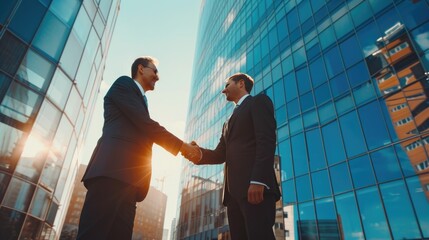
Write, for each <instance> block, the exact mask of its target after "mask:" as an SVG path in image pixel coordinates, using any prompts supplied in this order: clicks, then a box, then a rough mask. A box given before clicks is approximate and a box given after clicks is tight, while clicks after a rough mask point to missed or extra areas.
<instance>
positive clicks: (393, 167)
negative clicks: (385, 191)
mask: <svg viewBox="0 0 429 240" xmlns="http://www.w3.org/2000/svg"><path fill="white" fill-rule="evenodd" d="M371 158H372V164H373V166H374V170H375V175H376V176H377V179H378V182H384V181H388V180H392V179H396V178H400V177H401V175H402V174H401V169H400V168H399V164H398V160H397V159H396V154H395V152H394V151H393V149H392V148H391V147H388V148H384V149H381V150H379V151H377V152H374V153H372V154H371Z"/></svg>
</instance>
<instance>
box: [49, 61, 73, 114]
mask: <svg viewBox="0 0 429 240" xmlns="http://www.w3.org/2000/svg"><path fill="white" fill-rule="evenodd" d="M71 86H72V82H71V80H70V79H69V78H68V77H67V76H66V75H65V74H64V73H63V72H62V71H61V70H60V69H57V71H56V72H55V75H54V77H53V79H52V83H51V85H50V86H49V90H48V98H49V99H50V100H51V101H52V102H54V103H55V104H56V105H57V106H58V107H59V108H60V109H61V110H62V109H64V106H65V105H66V101H67V98H68V96H69V93H70V89H71Z"/></svg>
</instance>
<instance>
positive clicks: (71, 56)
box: [60, 31, 85, 78]
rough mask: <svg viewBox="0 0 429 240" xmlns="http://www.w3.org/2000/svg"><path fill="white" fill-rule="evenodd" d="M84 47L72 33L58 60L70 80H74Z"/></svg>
mask: <svg viewBox="0 0 429 240" xmlns="http://www.w3.org/2000/svg"><path fill="white" fill-rule="evenodd" d="M84 45H85V43H80V42H79V40H78V39H77V37H76V34H75V33H74V31H72V32H71V34H70V36H69V39H68V41H67V44H66V46H65V48H64V52H63V54H62V56H61V60H60V65H61V68H62V69H63V70H64V71H65V72H66V73H67V74H68V75H69V76H70V77H71V78H74V77H75V75H76V72H77V68H78V66H79V63H80V59H81V57H82V53H83V46H84Z"/></svg>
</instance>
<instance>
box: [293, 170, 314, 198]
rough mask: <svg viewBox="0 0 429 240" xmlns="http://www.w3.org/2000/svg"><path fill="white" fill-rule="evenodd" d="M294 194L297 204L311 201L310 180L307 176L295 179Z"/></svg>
mask: <svg viewBox="0 0 429 240" xmlns="http://www.w3.org/2000/svg"><path fill="white" fill-rule="evenodd" d="M295 180H296V193H297V196H298V202H304V201H308V200H310V199H312V197H311V186H310V178H309V176H308V175H304V176H301V177H297V178H296V179H295Z"/></svg>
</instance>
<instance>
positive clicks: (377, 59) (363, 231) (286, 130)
mask: <svg viewBox="0 0 429 240" xmlns="http://www.w3.org/2000/svg"><path fill="white" fill-rule="evenodd" d="M428 12H429V1H427V0H382V1H380V0H285V1H277V0H274V1H260V0H237V1H232V0H229V1H223V2H222V4H221V3H219V2H218V1H203V3H202V7H201V12H200V14H201V15H200V23H199V34H198V38H197V46H196V53H195V59H194V70H193V80H192V86H191V92H190V94H191V96H190V98H189V99H190V105H189V110H188V120H187V124H186V126H187V129H186V138H187V139H188V140H196V141H197V142H198V144H199V145H200V146H203V147H206V148H214V147H216V145H217V143H218V141H219V138H220V136H221V129H222V125H223V123H224V122H225V121H226V120H227V119H228V117H229V115H231V114H232V109H233V104H232V103H228V102H227V101H226V100H225V97H224V96H223V95H222V94H221V91H222V89H223V88H224V86H225V80H226V79H227V77H228V76H230V75H232V74H234V73H236V72H245V73H248V74H249V75H251V76H252V77H253V78H254V79H255V85H254V88H253V90H252V94H253V95H256V94H266V95H268V96H269V97H270V98H271V99H272V100H273V102H274V107H275V114H276V120H277V150H276V155H277V156H278V157H279V158H280V169H281V187H282V193H283V199H282V205H283V206H282V208H283V226H280V227H282V228H284V229H283V231H284V238H285V239H322V238H332V239H423V238H429V157H428V153H429V120H428V119H429V110H428V106H429V99H428V94H429V82H428V81H429V78H428V77H429V14H428ZM183 173H184V174H183V176H182V179H181V196H180V197H181V198H180V199H179V202H180V213H179V214H178V217H177V229H176V230H177V239H229V238H228V224H227V221H226V214H225V209H224V208H223V207H222V206H221V194H220V193H221V192H222V188H223V166H193V165H191V164H188V163H185V164H184V166H183ZM279 225H280V224H279ZM224 236H225V237H224Z"/></svg>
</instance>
